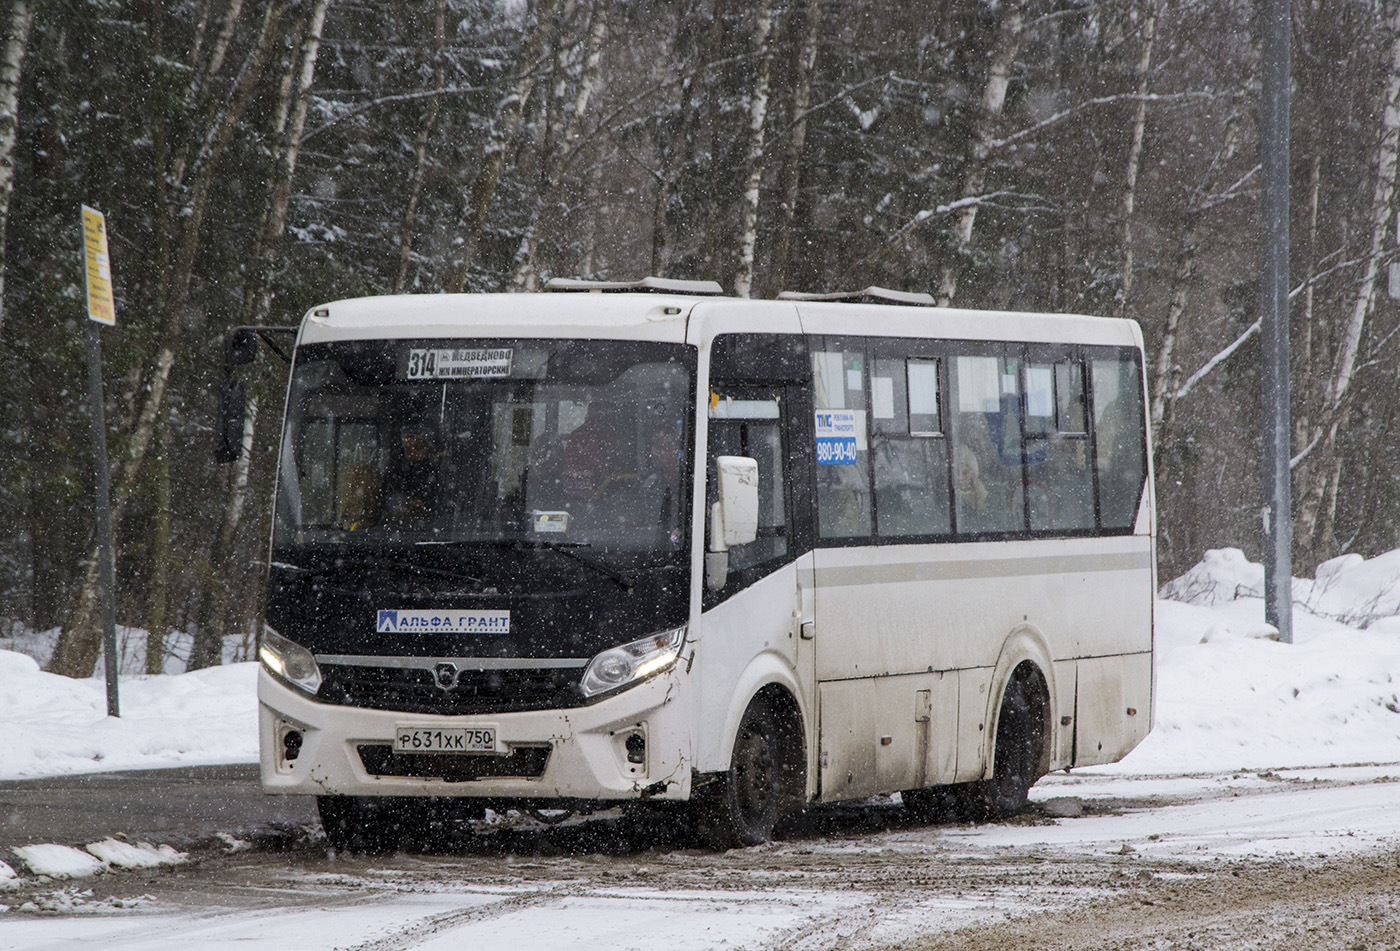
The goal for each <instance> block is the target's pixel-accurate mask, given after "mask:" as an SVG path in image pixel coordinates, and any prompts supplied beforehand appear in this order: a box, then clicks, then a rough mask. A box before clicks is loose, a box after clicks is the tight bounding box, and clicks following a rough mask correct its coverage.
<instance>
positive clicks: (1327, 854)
mask: <svg viewBox="0 0 1400 951" xmlns="http://www.w3.org/2000/svg"><path fill="white" fill-rule="evenodd" d="M1035 796H1036V800H1037V808H1036V810H1035V812H1034V813H1033V814H1031V815H1028V816H1026V817H1023V818H1022V819H1020V820H1016V821H1013V822H1009V823H1002V824H991V825H980V826H965V825H939V826H915V825H910V824H908V823H907V821H906V820H905V819H904V818H903V814H902V810H900V809H898V808H897V807H895V806H893V805H891V804H886V803H876V804H873V805H869V806H865V807H860V808H842V809H837V810H829V811H826V812H823V813H818V814H817V815H816V816H815V817H814V818H813V819H811V820H809V821H808V823H806V824H805V825H804V826H802V827H799V828H797V829H794V830H793V831H791V832H790V833H789V834H788V836H787V837H785V838H784V839H783V840H782V841H779V842H776V843H773V844H771V845H769V846H764V847H759V848H755V849H745V850H736V851H732V852H728V853H723V854H715V853H710V852H704V851H699V850H693V849H688V848H677V847H672V846H663V847H655V846H649V845H648V844H647V842H646V841H644V840H643V841H638V840H631V841H623V840H619V839H618V838H617V837H615V836H613V835H611V834H610V833H611V832H612V831H613V827H614V826H615V825H616V823H615V822H612V821H610V820H607V819H603V820H597V821H594V822H591V823H579V824H575V825H572V826H570V827H561V828H559V829H555V830H552V831H549V832H544V831H538V830H536V829H533V828H529V823H528V821H527V822H525V823H524V824H521V825H520V826H519V827H517V828H514V829H507V830H505V831H497V832H492V833H487V834H484V835H480V836H478V837H477V838H475V839H472V840H470V841H468V842H467V843H465V844H461V845H459V847H457V848H455V849H454V850H452V851H450V852H447V853H446V854H439V855H398V856H390V857H387V858H371V857H344V856H333V855H330V854H328V853H327V851H326V850H325V847H324V844H323V842H321V841H320V840H318V839H316V838H305V837H301V838H298V837H295V836H293V837H290V838H287V839H285V840H283V841H282V842H281V843H280V847H279V843H278V841H277V840H272V841H270V842H269V843H267V844H263V845H260V846H259V847H256V848H251V849H245V850H242V851H228V850H227V848H226V847H224V846H222V845H209V846H206V847H203V848H195V849H192V850H191V859H190V861H189V862H187V863H185V864H183V865H177V866H173V867H166V868H161V869H157V870H152V871H144V872H131V871H112V872H107V873H105V874H102V875H98V876H96V877H92V878H84V879H76V880H73V881H72V882H68V883H64V882H58V881H48V882H43V881H37V880H35V879H33V878H32V877H28V878H25V879H24V880H23V883H22V884H21V885H20V886H19V887H18V888H15V889H12V890H11V891H10V892H9V893H8V894H3V895H0V901H3V902H5V903H8V904H10V905H11V907H12V909H13V911H11V912H10V913H9V914H7V915H5V917H4V918H3V919H0V948H3V949H47V948H54V949H57V948H70V947H73V946H74V945H76V944H78V943H80V942H84V941H86V942H92V943H94V944H100V945H101V946H102V947H103V948H138V947H139V948H142V949H147V951H162V949H171V948H187V947H200V948H219V947H226V946H233V945H235V944H239V945H244V944H246V943H248V942H249V941H256V942H258V943H259V946H262V947H295V948H298V949H307V951H312V949H322V948H324V949H332V948H355V949H361V951H391V949H392V951H409V949H446V948H460V947H464V946H465V947H473V948H480V949H495V948H512V949H513V948H549V949H550V951H572V949H593V948H599V947H608V948H610V949H619V951H621V949H626V948H647V949H654V948H657V947H666V946H671V947H678V948H686V949H692V948H697V949H710V948H715V949H718V948H726V949H733V948H756V949H757V948H782V949H819V948H836V947H841V948H866V947H870V948H884V947H897V946H905V945H908V944H910V943H913V944H914V945H915V946H928V947H984V946H985V947H1000V948H1013V949H1014V948H1020V947H1027V948H1030V947H1050V946H1055V947H1084V948H1108V947H1143V948H1147V947H1202V948H1207V947H1209V948H1220V947H1255V946H1256V945H1255V944H1253V943H1251V942H1252V941H1253V940H1254V939H1256V938H1257V939H1258V940H1260V941H1261V942H1264V941H1266V939H1267V941H1270V942H1273V943H1264V944H1260V945H1258V946H1260V947H1264V946H1269V947H1282V946H1285V945H1287V944H1288V943H1289V942H1286V941H1285V942H1283V943H1279V940H1280V937H1281V936H1283V935H1288V934H1296V935H1298V936H1306V938H1307V941H1308V943H1309V944H1310V945H1312V946H1313V947H1314V948H1331V947H1337V948H1352V947H1367V948H1371V947H1392V946H1396V945H1397V944H1400V930H1397V929H1400V900H1397V898H1396V897H1395V896H1396V895H1397V894H1400V868H1398V867H1397V858H1400V808H1397V806H1400V764H1394V765H1389V766H1374V767H1347V768H1336V769H1310V770H1287V771H1265V772H1263V773H1256V772H1245V773H1230V774H1216V775H1206V776H1193V777H1183V776H1176V777H1112V776H1096V775H1091V774H1082V773H1076V774H1074V775H1069V776H1067V775H1056V776H1052V777H1047V778H1046V779H1045V780H1043V781H1042V783H1041V785H1040V786H1039V787H1037V790H1036V794H1035ZM1076 808H1082V809H1083V811H1084V814H1083V815H1082V816H1078V817H1074V818H1059V819H1052V818H1049V816H1048V814H1047V813H1050V812H1064V811H1070V812H1073V811H1075V810H1076ZM26 902H30V903H33V905H34V907H35V909H50V910H49V911H47V912H44V911H35V910H30V911H29V913H19V912H20V909H21V908H22V907H23V905H24V903H26ZM1327 903H1330V904H1331V906H1332V907H1333V911H1332V912H1331V913H1330V914H1329V915H1327V916H1326V917H1325V918H1324V919H1322V920H1319V919H1318V918H1317V916H1316V911H1317V910H1318V909H1319V908H1322V907H1323V906H1324V905H1326V904H1327ZM1319 929H1321V930H1320V931H1319ZM1052 933H1053V934H1054V935H1056V936H1057V937H1056V938H1055V939H1054V941H1053V942H1050V943H1046V938H1047V936H1048V935H1049V934H1052ZM1189 935H1199V942H1198V939H1197V938H1195V937H1189ZM1333 939H1335V942H1334V941H1333ZM1153 942H1157V943H1153ZM1162 942H1165V943H1162ZM1241 942H1243V943H1241Z"/></svg>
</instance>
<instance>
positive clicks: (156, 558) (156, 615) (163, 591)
mask: <svg viewBox="0 0 1400 951" xmlns="http://www.w3.org/2000/svg"><path fill="white" fill-rule="evenodd" d="M158 440H159V449H158V450H157V452H156V458H155V464H156V473H155V478H156V503H155V524H154V526H152V535H153V536H154V538H155V541H154V542H153V544H152V545H151V549H152V550H151V592H150V596H149V606H148V607H147V610H146V664H145V667H146V673H148V674H161V673H164V672H165V635H166V631H167V630H168V628H169V617H170V614H169V609H170V414H169V413H161V420H160V433H159V436H158Z"/></svg>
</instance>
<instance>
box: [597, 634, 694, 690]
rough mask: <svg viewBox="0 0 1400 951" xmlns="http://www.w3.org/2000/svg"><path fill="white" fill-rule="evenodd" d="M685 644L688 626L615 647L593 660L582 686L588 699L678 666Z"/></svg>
mask: <svg viewBox="0 0 1400 951" xmlns="http://www.w3.org/2000/svg"><path fill="white" fill-rule="evenodd" d="M683 643H685V625H681V626H680V627H674V628H671V630H669V631H661V632H659V633H657V634H651V635H649V636H647V637H644V638H642V639H641V640H639V641H633V642H632V643H630V644H623V645H622V646H621V647H613V648H610V649H609V650H605V651H603V652H602V653H601V654H598V655H596V656H595V657H594V658H593V660H591V661H589V663H588V669H587V670H586V671H584V673H583V682H582V684H581V685H580V686H581V687H582V689H583V695H584V696H585V697H596V696H597V695H598V694H600V693H606V692H607V691H609V690H616V689H617V688H618V687H624V686H626V685H628V684H633V683H636V682H638V681H641V680H645V679H646V678H648V677H650V676H652V675H653V674H659V673H661V671H663V670H668V669H670V668H671V667H673V666H675V663H676V659H677V658H679V657H680V655H681V645H682V644H683Z"/></svg>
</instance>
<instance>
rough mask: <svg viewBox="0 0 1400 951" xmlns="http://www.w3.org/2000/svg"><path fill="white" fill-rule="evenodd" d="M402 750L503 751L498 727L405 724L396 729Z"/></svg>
mask: <svg viewBox="0 0 1400 951" xmlns="http://www.w3.org/2000/svg"><path fill="white" fill-rule="evenodd" d="M394 750H395V751H396V752H399V753H499V752H500V749H499V748H498V747H497V746H496V728H495V727H494V726H469V727H423V726H401V727H398V728H397V729H396V730H395V732H394Z"/></svg>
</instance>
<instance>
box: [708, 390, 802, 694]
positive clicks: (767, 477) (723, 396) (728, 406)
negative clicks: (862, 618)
mask: <svg viewBox="0 0 1400 951" xmlns="http://www.w3.org/2000/svg"><path fill="white" fill-rule="evenodd" d="M804 397H805V393H804V392H803V388H802V387H799V386H794V385H785V384H767V385H765V384H746V383H726V382H716V383H714V384H712V386H711V391H710V394H709V414H708V415H709V427H708V428H709V438H708V451H707V453H706V455H707V459H706V481H707V485H708V489H707V498H706V510H707V511H708V510H709V506H710V505H712V504H713V503H714V501H715V498H716V489H715V482H716V479H715V459H716V458H717V457H719V456H746V457H748V458H751V459H754V460H755V461H756V462H757V463H758V478H759V483H758V536H757V537H756V538H755V539H754V540H753V541H752V542H750V543H748V544H747V545H739V546H736V547H734V548H731V549H729V551H728V553H727V558H728V566H727V571H726V573H725V577H724V583H723V585H722V586H720V587H717V588H716V587H712V586H710V585H707V587H706V589H705V597H704V604H705V608H706V612H707V615H708V620H707V622H706V624H707V627H706V630H707V634H706V637H707V638H709V637H710V636H711V632H714V633H720V632H723V633H720V636H722V637H725V638H727V639H729V640H731V641H732V646H731V647H729V648H727V650H730V651H732V656H733V659H734V660H735V661H736V665H742V664H743V663H747V659H748V658H751V657H753V656H754V655H756V654H758V653H760V652H764V651H767V652H771V653H775V654H778V655H779V656H781V657H782V658H783V659H784V661H785V662H786V664H787V666H789V668H790V669H791V670H792V672H793V676H794V679H795V680H796V681H797V686H798V690H799V692H800V693H801V694H802V696H800V697H799V698H798V701H799V703H800V704H801V705H802V706H803V707H804V708H806V709H808V710H811V711H814V709H815V708H814V705H813V704H812V701H811V698H812V696H813V693H812V689H813V679H814V656H813V653H812V647H813V645H812V641H811V640H810V639H809V638H810V636H811V631H812V625H811V621H812V616H813V595H812V581H813V571H812V552H811V546H810V544H804V541H803V535H804V531H803V527H802V526H801V525H800V524H799V522H800V520H799V519H795V518H794V513H795V512H800V511H803V509H804V506H805V504H806V498H807V489H806V488H805V481H804V478H803V475H804V473H805V471H806V466H805V464H804V459H805V456H804V454H803V453H802V451H801V450H800V449H799V450H797V451H796V452H795V451H794V439H795V431H794V427H795V426H798V425H800V421H802V420H805V418H806V415H807V414H806V413H805V412H801V411H799V410H797V409H796V406H797V404H798V401H800V400H802V399H803V398H804ZM707 548H708V539H707ZM799 553H800V554H799ZM809 715H810V714H809Z"/></svg>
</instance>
